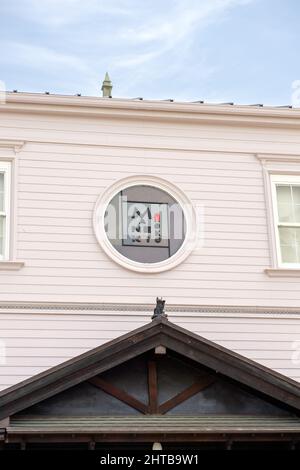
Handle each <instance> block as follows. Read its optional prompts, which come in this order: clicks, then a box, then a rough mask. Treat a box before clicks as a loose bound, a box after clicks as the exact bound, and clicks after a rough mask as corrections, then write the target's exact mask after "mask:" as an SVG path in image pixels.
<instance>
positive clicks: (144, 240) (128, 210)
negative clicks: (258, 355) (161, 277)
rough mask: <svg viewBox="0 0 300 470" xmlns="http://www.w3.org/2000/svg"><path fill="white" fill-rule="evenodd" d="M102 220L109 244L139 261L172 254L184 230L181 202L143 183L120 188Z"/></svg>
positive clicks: (152, 259) (155, 261)
mask: <svg viewBox="0 0 300 470" xmlns="http://www.w3.org/2000/svg"><path fill="white" fill-rule="evenodd" d="M104 224H105V231H106V235H107V237H108V239H109V241H110V243H111V244H112V246H113V247H114V248H115V249H116V250H117V251H118V252H119V253H121V254H122V255H123V256H125V257H126V258H128V259H130V260H132V261H137V262H139V263H158V262H160V261H164V260H166V259H168V258H170V257H171V256H173V255H174V254H175V253H176V252H177V251H178V250H179V248H180V247H181V245H182V243H183V241H184V238H185V231H186V228H185V217H184V213H183V210H182V208H181V206H180V204H179V203H178V202H177V201H176V200H175V199H174V198H173V197H172V196H170V194H168V193H166V192H165V191H163V190H161V189H159V188H155V187H153V186H146V185H137V186H131V187H129V188H125V189H123V190H122V191H119V192H118V194H116V195H115V196H114V197H113V198H112V199H111V201H110V202H109V204H108V206H107V209H106V212H105V219H104Z"/></svg>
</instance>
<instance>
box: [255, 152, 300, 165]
mask: <svg viewBox="0 0 300 470" xmlns="http://www.w3.org/2000/svg"><path fill="white" fill-rule="evenodd" d="M255 156H256V158H257V159H258V160H259V161H261V162H262V163H263V162H264V161H265V162H282V163H286V162H289V163H293V162H297V163H300V154H282V153H278V154H277V153H274V152H270V153H256V154H255Z"/></svg>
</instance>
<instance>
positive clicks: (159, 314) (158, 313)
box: [151, 297, 168, 320]
mask: <svg viewBox="0 0 300 470" xmlns="http://www.w3.org/2000/svg"><path fill="white" fill-rule="evenodd" d="M165 303H166V301H165V300H163V299H162V297H156V306H155V308H154V313H153V315H152V317H151V319H152V320H154V319H155V318H167V317H168V315H167V314H166V313H165Z"/></svg>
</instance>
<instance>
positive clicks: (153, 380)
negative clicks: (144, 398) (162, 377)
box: [148, 361, 158, 414]
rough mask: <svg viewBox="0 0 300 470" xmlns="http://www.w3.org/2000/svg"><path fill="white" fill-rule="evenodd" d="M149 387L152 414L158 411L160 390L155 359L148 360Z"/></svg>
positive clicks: (149, 410) (149, 408) (150, 411)
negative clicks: (158, 388) (158, 389)
mask: <svg viewBox="0 0 300 470" xmlns="http://www.w3.org/2000/svg"><path fill="white" fill-rule="evenodd" d="M148 388H149V407H148V412H149V413H150V414H156V413H158V391H157V368H156V362H155V361H149V362H148Z"/></svg>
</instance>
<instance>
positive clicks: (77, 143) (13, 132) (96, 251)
mask: <svg viewBox="0 0 300 470" xmlns="http://www.w3.org/2000/svg"><path fill="white" fill-rule="evenodd" d="M49 99H51V97H49ZM1 139H10V140H14V139H19V140H23V141H24V142H25V145H24V146H23V147H22V148H21V150H20V152H18V153H17V156H16V158H17V160H18V182H17V201H16V202H17V207H16V209H17V222H18V225H17V230H16V232H17V233H16V235H17V236H16V240H15V247H16V255H17V259H18V260H21V261H24V262H25V266H24V267H23V268H22V269H21V270H19V271H4V270H2V271H1V270H0V303H1V302H20V303H23V302H41V303H43V302H45V303H48V302H54V303H64V302H72V303H76V302H83V303H90V302H96V303H97V302H99V303H103V302H107V303H111V302H114V303H120V304H122V303H125V302H126V303H142V304H151V305H152V304H153V303H154V302H155V298H156V296H163V297H164V298H165V299H166V301H167V305H172V304H185V305H191V306H197V305H199V306H201V305H208V306H209V305H217V306H218V305H219V306H236V307H239V306H241V307H242V306H250V307H251V306H253V307H256V306H260V307H283V308H285V307H287V308H288V307H295V308H298V307H300V288H299V287H300V284H299V279H298V278H297V277H294V278H280V277H279V278H270V277H268V276H267V275H266V274H265V272H264V270H265V268H268V267H270V265H271V262H270V246H269V241H268V226H267V214H266V201H265V194H264V184H263V172H262V166H261V162H260V161H258V160H257V158H256V156H255V154H256V153H263V152H267V153H269V154H272V152H274V153H276V154H278V153H280V152H281V153H283V154H295V155H297V154H299V148H300V133H299V131H298V130H297V129H296V128H295V129H292V128H289V129H287V128H286V129H285V128H283V127H277V128H271V127H268V126H267V125H265V126H261V127H259V126H257V127H247V126H246V125H243V126H242V125H236V124H235V125H232V126H231V125H228V123H227V124H226V125H221V123H219V124H211V125H208V124H201V123H198V124H195V123H189V124H187V123H185V122H182V123H181V122H179V121H177V122H173V123H171V122H168V121H166V120H163V121H160V120H159V117H157V119H156V120H154V119H153V120H147V119H146V118H143V119H140V120H136V119H126V120H125V119H124V120H122V119H117V118H114V119H108V118H103V117H100V116H98V117H95V118H92V117H87V116H86V117H80V116H76V117H75V116H74V117H71V116H61V115H52V116H51V115H50V114H49V115H46V114H41V113H40V114H26V113H20V114H17V113H13V112H7V113H6V112H5V109H4V108H3V109H2V110H1V121H0V141H1ZM1 155H3V151H2V152H1ZM297 165H298V164H297V163H295V164H294V166H295V167H297ZM299 172H300V166H299ZM135 174H138V175H156V176H159V177H161V178H165V179H167V180H168V181H170V182H171V183H173V184H175V185H177V186H178V187H179V188H180V189H181V190H182V191H184V192H185V193H186V194H187V195H188V197H189V198H190V199H191V200H192V202H193V204H194V205H195V206H196V207H201V209H202V212H203V222H204V225H203V228H204V243H203V246H202V247H201V249H197V250H195V251H194V252H193V253H192V254H191V255H190V256H189V257H188V258H187V259H186V260H185V262H183V263H182V264H180V265H179V266H177V267H176V268H175V269H173V270H170V271H166V272H163V273H159V274H140V273H136V272H132V271H129V270H126V269H123V268H121V267H120V266H119V265H117V264H115V263H114V262H113V261H112V260H111V259H110V258H108V257H107V256H106V254H105V253H104V252H103V251H102V249H101V247H100V246H99V244H98V243H97V241H96V238H95V236H94V233H93V228H92V215H93V209H94V206H95V203H96V200H97V198H98V196H99V195H100V194H101V193H102V191H104V189H105V188H106V187H108V186H109V185H111V184H113V183H115V182H116V181H117V180H119V179H121V178H124V177H127V176H132V175H135ZM149 318H150V316H149V315H148V314H147V315H143V314H141V315H130V314H128V312H127V313H124V314H123V315H114V314H113V313H109V312H108V313H107V314H106V315H90V314H89V312H82V313H81V314H80V315H70V314H65V313H57V314H53V315H46V314H42V313H40V314H30V313H28V312H26V311H23V313H22V312H20V313H1V314H0V332H1V333H0V340H1V341H2V343H3V344H4V345H5V349H6V353H7V361H6V363H5V364H3V365H1V366H0V387H1V388H6V387H7V386H9V385H12V384H14V383H17V382H19V381H21V380H23V379H25V378H27V377H29V376H31V375H33V374H35V373H38V372H40V371H41V370H45V369H47V368H49V367H51V366H53V365H55V364H58V363H60V362H63V361H64V360H66V359H68V358H71V357H74V356H75V355H77V354H80V353H82V352H84V351H86V350H88V349H90V348H93V347H95V346H98V345H99V344H102V343H104V342H106V341H108V340H110V339H113V338H115V337H117V336H119V335H120V334H122V333H125V332H128V331H130V330H132V329H134V328H136V327H138V326H140V325H143V324H145V323H146V322H148V321H149ZM172 320H173V321H174V322H175V323H178V324H180V325H182V326H184V327H186V328H187V329H189V330H191V331H194V332H196V333H199V334H201V335H203V336H205V337H206V338H209V339H211V340H214V341H216V342H218V343H220V344H222V345H224V346H226V347H228V348H230V349H233V350H235V351H238V352H240V353H241V354H244V355H246V356H247V357H250V358H252V359H254V360H257V361H258V362H261V363H263V364H265V365H267V366H269V367H271V368H274V369H276V370H278V371H279V372H281V373H283V374H286V375H288V376H290V377H293V378H295V379H296V380H299V381H300V372H299V370H300V366H299V364H297V362H295V361H294V362H293V361H292V359H291V357H292V354H293V352H294V349H293V348H294V346H295V342H297V341H300V318H299V315H298V314H295V317H294V318H293V317H292V316H291V317H289V318H287V317H286V316H284V315H283V316H280V314H278V315H277V316H276V317H267V316H266V317H255V318H250V317H249V318H248V317H245V316H244V315H243V314H242V313H241V314H240V315H235V316H232V317H226V316H222V314H220V315H219V316H210V315H209V314H208V315H207V316H201V315H198V316H197V315H194V316H193V317H191V316H190V315H189V314H188V313H186V314H182V316H177V317H176V319H173V318H172ZM2 343H0V346H1V344H2Z"/></svg>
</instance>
